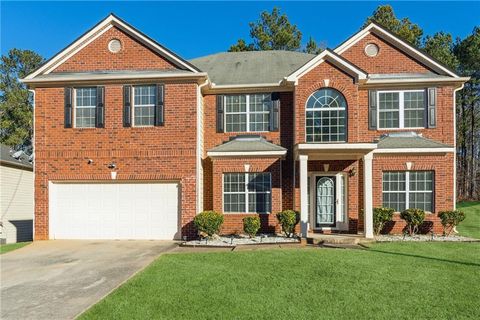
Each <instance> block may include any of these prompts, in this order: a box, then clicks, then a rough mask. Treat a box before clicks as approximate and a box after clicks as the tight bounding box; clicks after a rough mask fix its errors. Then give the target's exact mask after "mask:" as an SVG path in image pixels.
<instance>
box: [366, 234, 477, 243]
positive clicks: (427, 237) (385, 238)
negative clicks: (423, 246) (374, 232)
mask: <svg viewBox="0 0 480 320" xmlns="http://www.w3.org/2000/svg"><path fill="white" fill-rule="evenodd" d="M375 240H376V241H377V242H396V241H418V242H422V241H423V242H426V241H438V242H479V241H480V240H478V239H474V238H469V237H464V236H460V235H449V236H443V235H431V234H417V235H414V236H409V235H401V234H382V235H378V236H375Z"/></svg>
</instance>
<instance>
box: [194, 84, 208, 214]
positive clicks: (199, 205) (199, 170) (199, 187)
mask: <svg viewBox="0 0 480 320" xmlns="http://www.w3.org/2000/svg"><path fill="white" fill-rule="evenodd" d="M206 85H208V80H205V82H204V83H202V84H197V145H196V148H197V150H196V156H197V163H196V168H195V177H196V179H195V181H196V185H195V192H196V193H197V194H196V200H197V202H196V213H199V212H202V211H203V165H202V157H203V148H204V145H203V139H204V137H203V96H202V88H203V87H204V86H206Z"/></svg>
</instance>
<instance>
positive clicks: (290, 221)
mask: <svg viewBox="0 0 480 320" xmlns="http://www.w3.org/2000/svg"><path fill="white" fill-rule="evenodd" d="M277 220H278V222H279V223H280V224H281V225H282V230H283V232H284V233H285V235H286V236H287V238H290V237H291V236H292V235H293V233H294V231H295V226H296V225H297V223H298V222H299V221H300V213H299V212H298V211H294V210H283V211H282V212H279V213H277Z"/></svg>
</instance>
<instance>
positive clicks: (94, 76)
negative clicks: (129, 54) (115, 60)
mask: <svg viewBox="0 0 480 320" xmlns="http://www.w3.org/2000/svg"><path fill="white" fill-rule="evenodd" d="M202 77H207V74H206V73H205V72H197V73H195V74H193V73H185V72H182V73H162V72H158V73H153V72H152V73H134V72H132V73H130V74H115V73H109V74H89V73H85V74H75V75H70V76H64V77H63V76H59V77H56V78H53V77H50V78H49V77H46V78H35V79H27V78H24V79H20V81H22V82H23V83H45V82H64V81H95V80H129V79H133V80H137V79H176V78H182V79H183V78H187V79H188V78H190V79H197V78H202Z"/></svg>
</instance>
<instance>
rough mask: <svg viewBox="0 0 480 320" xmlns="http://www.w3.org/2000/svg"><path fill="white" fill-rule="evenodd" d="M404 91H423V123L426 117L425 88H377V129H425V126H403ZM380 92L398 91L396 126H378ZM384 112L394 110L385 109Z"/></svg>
mask: <svg viewBox="0 0 480 320" xmlns="http://www.w3.org/2000/svg"><path fill="white" fill-rule="evenodd" d="M406 92H421V93H423V107H422V111H423V117H424V118H423V123H425V117H427V114H426V111H425V110H426V108H425V106H426V103H427V97H426V96H425V89H423V90H422V89H413V90H379V91H377V104H378V106H377V119H378V120H377V124H378V129H377V130H398V129H411V130H421V129H425V126H422V127H405V93H406ZM381 93H398V127H392V128H380V94H381ZM411 110H418V108H417V109H411ZM384 112H394V110H393V109H388V110H387V111H384Z"/></svg>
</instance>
